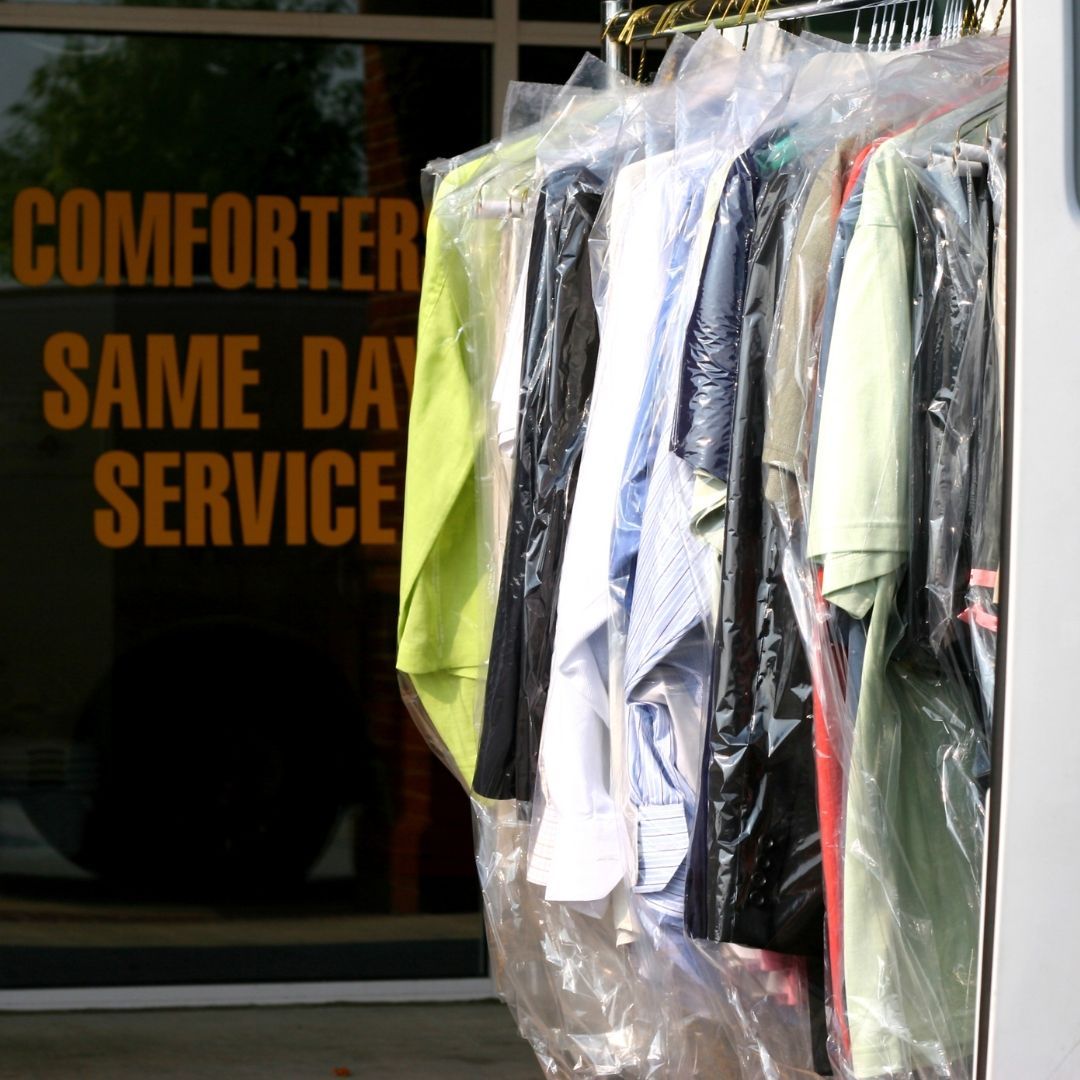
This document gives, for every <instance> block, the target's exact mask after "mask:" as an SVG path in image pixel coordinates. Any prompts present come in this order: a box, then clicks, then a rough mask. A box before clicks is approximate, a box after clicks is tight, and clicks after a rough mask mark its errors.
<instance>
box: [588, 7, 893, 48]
mask: <svg viewBox="0 0 1080 1080" xmlns="http://www.w3.org/2000/svg"><path fill="white" fill-rule="evenodd" d="M892 3H895V0H805V2H804V3H799V4H783V5H779V6H777V7H770V8H768V9H766V10H765V11H764V12H761V13H758V12H757V11H747V12H746V13H745V14H741V15H740V14H738V13H736V14H732V15H728V16H716V17H715V18H711V19H700V18H699V19H698V20H697V21H696V22H691V23H676V24H674V25H672V24H671V23H670V22H668V21H667V20H665V19H664V15H665V13H666V12H667V11H668V8H666V7H661V6H660V5H659V4H656V5H654V7H655V8H656V17H655V18H654V17H653V15H652V11H651V9H646V10H647V14H646V12H641V13H640V21H639V22H638V23H637V25H636V26H635V27H634V30H633V34H632V36H631V37H630V41H631V42H638V41H650V40H652V39H654V38H664V37H674V36H675V35H676V34H700V33H701V32H702V31H703V30H707V29H709V27H715V28H716V29H717V30H728V29H731V28H733V27H738V26H749V25H750V24H751V23H756V22H778V21H780V20H787V19H808V18H813V17H814V16H815V15H832V14H834V13H836V12H844V11H864V10H867V9H870V8H880V7H887V6H888V5H889V4H892ZM625 24H626V17H620V18H618V19H616V20H615V21H614V22H612V23H609V24H608V26H607V29H606V36H608V37H610V38H618V36H619V34H620V33H621V32H622V30H623V27H624V26H625ZM657 26H659V27H661V29H659V30H658V29H656V27H657ZM624 41H625V39H624Z"/></svg>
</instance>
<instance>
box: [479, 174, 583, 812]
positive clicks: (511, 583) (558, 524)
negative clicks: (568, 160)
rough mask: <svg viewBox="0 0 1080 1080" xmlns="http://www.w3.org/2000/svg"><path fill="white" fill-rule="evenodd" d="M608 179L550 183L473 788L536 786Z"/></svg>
mask: <svg viewBox="0 0 1080 1080" xmlns="http://www.w3.org/2000/svg"><path fill="white" fill-rule="evenodd" d="M601 192H602V187H601V184H600V181H599V180H598V179H597V178H596V177H595V176H594V175H593V174H592V173H590V172H589V171H588V170H586V169H581V168H568V169H565V170H562V171H560V172H558V173H555V174H554V175H552V176H551V177H549V178H548V180H547V181H546V182H545V184H544V187H543V189H542V190H541V193H540V197H539V201H538V205H537V211H536V221H535V226H534V231H533V238H532V245H531V249H530V258H529V297H530V298H532V299H531V303H532V307H531V308H530V309H529V311H528V323H527V326H526V333H525V357H524V362H523V365H522V368H523V380H524V381H523V386H522V406H521V423H520V427H519V431H518V438H517V457H516V464H515V470H514V498H513V504H512V506H511V518H510V526H509V528H508V530H507V541H506V552H505V554H504V557H503V572H502V581H501V585H500V590H499V603H498V608H497V610H496V615H495V630H494V633H493V636H492V642H491V658H490V661H489V665H488V679H487V686H486V691H485V698H484V722H483V729H482V731H481V736H480V746H479V750H478V754H477V762H476V774H475V776H474V778H473V787H474V788H475V790H476V792H477V794H479V795H484V796H487V797H488V798H493V799H509V798H516V799H523V800H528V799H530V798H531V797H532V787H533V780H534V779H535V776H536V759H537V755H538V753H539V749H540V731H541V725H542V723H543V718H544V707H545V702H546V698H547V682H548V672H549V669H550V665H551V651H552V646H553V642H554V634H555V612H556V606H555V605H556V598H557V595H558V588H559V573H560V570H561V565H562V554H563V546H564V543H565V539H566V527H567V523H568V521H569V516H570V509H571V507H572V505H573V500H574V487H575V483H576V479H577V467H578V461H579V459H580V456H581V446H582V442H583V441H584V435H585V430H584V419H585V414H586V410H587V408H588V403H589V395H590V394H591V392H592V382H593V376H594V374H595V370H596V356H597V347H598V343H599V335H598V331H597V326H596V312H595V309H594V307H593V302H592V278H591V276H590V268H589V248H588V241H589V232H590V230H591V228H592V224H593V221H594V220H595V219H596V213H597V211H598V210H599V207H600V196H601Z"/></svg>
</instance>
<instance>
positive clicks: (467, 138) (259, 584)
mask: <svg viewBox="0 0 1080 1080" xmlns="http://www.w3.org/2000/svg"><path fill="white" fill-rule="evenodd" d="M489 70H490V54H489V51H488V50H487V49H486V48H484V47H479V46H477V47H471V46H470V47H462V46H436V45H405V44H379V45H362V44H333V43H319V42H309V41H295V40H289V41H284V40H282V41H278V40H269V39H240V38H230V39H214V38H210V39H208V38H203V37H200V38H181V37H151V36H147V37H142V36H87V35H50V34H26V33H3V34H0V340H2V341H3V342H4V343H5V347H4V365H3V371H2V373H0V439H2V441H3V445H4V448H5V449H4V454H3V456H2V459H0V510H2V513H3V520H4V522H5V525H4V528H3V529H2V530H0V592H2V594H3V596H4V598H5V600H4V605H3V616H2V618H0V910H2V911H3V915H4V917H3V918H2V919H0V985H5V986H34V985H37V986H45V985H93V984H101V983H123V984H128V985H130V984H132V983H138V982H149V983H163V982H169V981H193V982H206V981H215V980H222V979H224V980H227V981H247V980H259V979H270V980H275V981H276V980H282V979H291V978H300V979H313V978H314V979H339V978H363V977H372V978H387V977H393V976H394V975H396V974H400V973H401V972H402V971H408V972H409V974H410V976H411V977H425V976H437V975H475V974H479V973H481V971H482V968H483V963H484V959H483V952H482V949H483V946H482V940H481V927H480V918H479V914H478V902H477V890H476V885H475V869H474V866H473V860H472V845H471V830H470V820H469V809H468V803H467V800H466V798H465V796H464V794H463V793H462V792H461V791H460V790H459V788H458V787H457V786H456V784H455V783H454V782H453V781H452V780H451V778H450V776H449V774H448V773H447V772H446V770H445V769H444V768H443V767H442V766H441V765H440V764H439V763H438V762H437V761H436V759H435V758H434V756H433V755H432V754H431V753H430V751H429V750H428V749H427V747H426V745H425V744H424V742H423V739H422V738H421V737H420V735H419V734H418V733H417V732H416V731H415V730H414V727H413V725H412V723H411V721H410V719H409V718H408V716H407V714H406V711H405V709H404V707H403V706H402V704H401V702H400V698H399V693H398V687H397V682H396V676H395V671H394V648H395V623H396V613H397V588H398V568H399V558H400V537H401V497H402V478H403V472H404V455H405V445H406V443H405V431H406V425H407V419H408V415H407V414H408V396H409V388H410V385H411V376H412V363H413V359H414V356H415V334H416V315H417V303H418V289H419V275H420V270H421V260H422V246H423V220H424V214H423V206H422V204H421V190H420V183H419V172H420V169H421V167H422V166H423V164H424V163H425V161H426V160H427V159H428V158H429V157H433V156H436V155H438V154H440V153H442V154H452V153H455V152H459V151H461V150H462V149H463V148H466V147H469V146H473V145H476V144H478V143H480V142H482V141H483V139H484V137H485V135H486V129H487V126H488V124H487V119H486V115H487V98H488V82H489ZM448 88H452V92H451V93H448V92H447V89H448Z"/></svg>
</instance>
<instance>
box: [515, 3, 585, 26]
mask: <svg viewBox="0 0 1080 1080" xmlns="http://www.w3.org/2000/svg"><path fill="white" fill-rule="evenodd" d="M518 10H519V12H520V15H521V18H523V19H537V20H539V21H541V22H591V23H596V24H597V26H599V25H600V4H599V0H595V2H594V0H521V5H520V7H519V9H518Z"/></svg>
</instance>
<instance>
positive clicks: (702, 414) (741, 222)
mask: <svg viewBox="0 0 1080 1080" xmlns="http://www.w3.org/2000/svg"><path fill="white" fill-rule="evenodd" d="M758 149H759V150H760V149H762V147H758ZM759 186H760V177H759V175H758V171H757V165H756V163H755V160H754V151H753V150H751V151H748V152H747V153H745V154H743V155H741V156H740V157H739V158H738V159H737V160H736V161H735V163H734V164H733V165H732V167H731V170H730V172H729V173H728V175H727V179H726V180H725V182H724V188H723V191H722V193H721V195H720V202H719V205H718V206H717V210H716V218H715V219H714V221H713V227H712V233H711V234H710V236H709V247H708V250H707V252H706V255H705V265H704V267H703V269H702V273H701V284H700V285H699V286H698V294H697V300H696V302H695V303H694V310H693V313H692V314H691V316H690V322H689V324H688V326H687V329H686V346H685V352H684V356H683V369H682V376H681V379H680V384H679V397H678V408H677V410H676V414H675V423H674V426H673V429H672V432H671V448H672V450H674V451H675V453H676V454H678V455H679V456H680V457H681V458H683V460H684V461H686V462H687V463H688V464H689V465H691V466H693V468H695V469H698V470H700V471H702V472H706V473H708V474H709V475H710V476H713V477H715V478H716V479H718V480H726V479H727V475H728V464H729V462H730V458H731V429H732V410H733V408H734V405H735V381H736V377H737V374H738V366H739V334H740V332H741V329H742V304H743V295H744V293H745V291H746V269H747V260H748V258H749V254H750V245H751V243H752V242H753V237H754V201H755V199H756V198H757V194H758V188H759Z"/></svg>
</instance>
